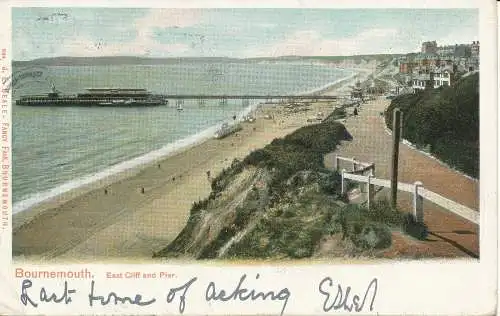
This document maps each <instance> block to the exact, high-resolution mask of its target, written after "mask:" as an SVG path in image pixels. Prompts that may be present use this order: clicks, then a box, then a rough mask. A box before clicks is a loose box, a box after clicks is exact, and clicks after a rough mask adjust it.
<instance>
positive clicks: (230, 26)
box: [12, 7, 479, 60]
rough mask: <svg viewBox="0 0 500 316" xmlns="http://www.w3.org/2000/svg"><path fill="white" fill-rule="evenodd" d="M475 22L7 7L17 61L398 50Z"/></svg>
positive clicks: (455, 15)
mask: <svg viewBox="0 0 500 316" xmlns="http://www.w3.org/2000/svg"><path fill="white" fill-rule="evenodd" d="M478 29H479V11H478V10H477V9H226V8H224V9H159V8H154V9H139V8H130V9H122V8H66V7H64V8H53V7H52V8H13V9H12V36H13V37H12V38H13V40H12V46H13V50H14V52H13V53H14V56H13V59H14V60H31V59H36V58H43V57H58V56H72V57H82V56H85V57H91V56H143V57H232V58H249V57H276V56H287V55H300V56H340V55H343V56H345V55H358V54H397V53H409V52H416V51H419V49H420V47H421V44H422V42H424V41H432V40H435V41H437V43H438V45H454V44H456V43H458V44H460V43H471V42H472V41H476V40H478V39H479V30H478Z"/></svg>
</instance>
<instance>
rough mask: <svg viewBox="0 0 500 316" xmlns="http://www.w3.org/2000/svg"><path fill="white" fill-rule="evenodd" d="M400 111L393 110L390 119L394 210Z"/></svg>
mask: <svg viewBox="0 0 500 316" xmlns="http://www.w3.org/2000/svg"><path fill="white" fill-rule="evenodd" d="M401 121H402V118H401V111H400V110H399V108H395V109H394V111H393V117H392V165H391V206H392V207H393V208H396V203H397V196H398V161H399V141H400V139H401V126H402V124H401Z"/></svg>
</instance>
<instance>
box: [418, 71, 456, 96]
mask: <svg viewBox="0 0 500 316" xmlns="http://www.w3.org/2000/svg"><path fill="white" fill-rule="evenodd" d="M452 74H453V68H452V67H439V68H434V69H432V70H431V71H430V72H429V73H421V74H418V75H416V76H415V77H414V78H412V89H413V91H414V92H415V91H416V90H424V89H425V87H426V86H427V83H429V84H432V87H433V88H439V87H448V86H451V75H452ZM431 80H432V83H431V82H430V81H431Z"/></svg>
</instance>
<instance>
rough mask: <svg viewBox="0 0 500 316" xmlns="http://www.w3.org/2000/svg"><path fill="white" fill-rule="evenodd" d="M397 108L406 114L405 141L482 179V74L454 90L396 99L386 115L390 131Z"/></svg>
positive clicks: (435, 91) (439, 89)
mask: <svg viewBox="0 0 500 316" xmlns="http://www.w3.org/2000/svg"><path fill="white" fill-rule="evenodd" d="M394 108H400V109H401V110H402V111H403V113H404V124H403V137H404V138H406V139H408V140H409V141H411V142H412V143H414V144H416V145H417V146H420V147H422V148H425V149H426V150H428V151H430V152H431V153H432V154H434V155H435V156H436V157H438V158H439V159H441V160H442V161H444V162H446V163H447V164H449V165H450V166H452V167H454V168H456V169H458V170H460V171H463V172H465V173H466V174H468V175H470V176H472V177H475V178H478V176H479V74H478V73H476V74H473V75H470V76H467V77H464V78H462V79H460V80H459V81H457V83H456V84H455V85H453V86H452V87H441V88H438V89H428V90H425V91H423V92H419V93H416V94H410V95H401V96H398V97H396V98H395V99H394V100H392V102H391V105H390V106H389V108H388V111H387V112H386V122H387V125H388V127H389V128H392V111H393V109H394Z"/></svg>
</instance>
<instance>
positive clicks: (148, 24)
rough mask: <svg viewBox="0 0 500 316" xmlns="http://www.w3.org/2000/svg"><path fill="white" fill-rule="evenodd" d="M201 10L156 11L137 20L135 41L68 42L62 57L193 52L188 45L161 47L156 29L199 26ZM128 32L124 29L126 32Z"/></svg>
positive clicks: (72, 39) (160, 55)
mask: <svg viewBox="0 0 500 316" xmlns="http://www.w3.org/2000/svg"><path fill="white" fill-rule="evenodd" d="M201 13H202V12H201V11H200V10H191V9H154V10H151V11H149V12H148V14H146V15H145V16H144V17H142V18H139V19H137V20H136V21H135V22H133V23H132V25H134V26H135V30H136V34H137V35H136V37H135V38H134V39H133V40H131V41H128V42H106V41H100V40H95V39H92V38H90V37H88V36H82V37H76V38H71V39H68V40H65V41H64V42H63V45H61V51H60V52H59V54H60V55H63V56H91V57H97V56H157V57H162V56H172V55H180V54H184V53H186V52H188V51H189V50H190V47H189V45H187V44H185V43H169V44H162V43H159V42H158V41H157V40H156V39H155V38H154V32H155V30H156V29H165V28H184V27H188V26H192V25H196V24H198V23H199V22H200V20H201V17H202V14H201ZM124 30H125V29H124Z"/></svg>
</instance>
